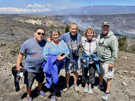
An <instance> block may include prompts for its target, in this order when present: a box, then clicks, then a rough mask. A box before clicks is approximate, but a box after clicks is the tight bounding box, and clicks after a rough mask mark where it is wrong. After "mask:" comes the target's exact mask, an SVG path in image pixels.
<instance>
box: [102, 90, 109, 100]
mask: <svg viewBox="0 0 135 101" xmlns="http://www.w3.org/2000/svg"><path fill="white" fill-rule="evenodd" d="M109 96H110V93H109V92H107V93H105V95H104V96H103V97H102V100H103V101H107V100H108V99H109Z"/></svg>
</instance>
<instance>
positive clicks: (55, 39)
mask: <svg viewBox="0 0 135 101" xmlns="http://www.w3.org/2000/svg"><path fill="white" fill-rule="evenodd" d="M59 37H60V33H59V32H58V31H52V32H51V38H50V41H49V42H48V43H47V44H46V46H45V47H44V50H43V56H44V59H45V60H46V62H45V63H44V64H43V71H44V72H45V75H46V84H45V86H46V87H47V88H51V87H52V88H53V93H52V97H51V101H56V92H57V91H56V86H57V84H58V71H59V69H60V68H61V67H62V65H63V62H64V60H65V58H66V57H67V56H68V55H69V49H68V46H67V45H66V43H65V42H64V41H63V40H62V41H60V40H59Z"/></svg>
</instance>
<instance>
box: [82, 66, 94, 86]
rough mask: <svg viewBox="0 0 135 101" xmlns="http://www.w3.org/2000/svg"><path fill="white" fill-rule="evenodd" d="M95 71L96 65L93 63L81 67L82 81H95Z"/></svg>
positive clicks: (92, 82) (91, 82)
mask: <svg viewBox="0 0 135 101" xmlns="http://www.w3.org/2000/svg"><path fill="white" fill-rule="evenodd" d="M95 71H96V66H95V64H90V65H89V66H88V68H83V67H82V76H83V81H84V83H85V84H86V83H88V84H89V83H90V84H94V83H95Z"/></svg>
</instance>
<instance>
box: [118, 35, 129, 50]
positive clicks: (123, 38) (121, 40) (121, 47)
mask: <svg viewBox="0 0 135 101" xmlns="http://www.w3.org/2000/svg"><path fill="white" fill-rule="evenodd" d="M118 41H119V50H120V51H127V47H128V42H127V37H126V36H121V37H119V39H118Z"/></svg>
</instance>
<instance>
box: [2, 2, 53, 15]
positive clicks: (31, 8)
mask: <svg viewBox="0 0 135 101" xmlns="http://www.w3.org/2000/svg"><path fill="white" fill-rule="evenodd" d="M51 10H52V9H51V5H49V4H47V5H46V7H45V6H44V5H41V4H37V3H34V4H28V5H27V6H26V7H25V8H16V7H2V8H0V14H16V13H17V14H21V13H36V12H47V11H51Z"/></svg>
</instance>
